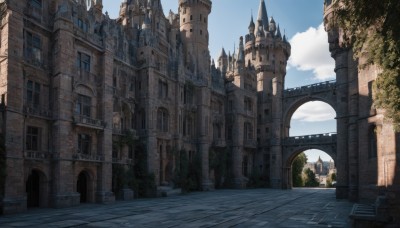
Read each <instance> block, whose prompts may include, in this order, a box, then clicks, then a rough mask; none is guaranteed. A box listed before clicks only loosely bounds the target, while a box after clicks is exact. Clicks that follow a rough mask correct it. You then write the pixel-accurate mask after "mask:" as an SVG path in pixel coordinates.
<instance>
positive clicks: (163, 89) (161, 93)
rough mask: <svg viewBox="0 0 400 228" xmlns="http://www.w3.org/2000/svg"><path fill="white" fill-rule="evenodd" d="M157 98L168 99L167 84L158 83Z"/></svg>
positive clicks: (163, 82)
mask: <svg viewBox="0 0 400 228" xmlns="http://www.w3.org/2000/svg"><path fill="white" fill-rule="evenodd" d="M158 97H159V98H167V97H168V83H167V82H165V81H162V80H159V81H158Z"/></svg>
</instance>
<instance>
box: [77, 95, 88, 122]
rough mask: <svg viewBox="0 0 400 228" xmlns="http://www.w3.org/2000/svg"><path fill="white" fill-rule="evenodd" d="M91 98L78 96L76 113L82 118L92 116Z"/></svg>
mask: <svg viewBox="0 0 400 228" xmlns="http://www.w3.org/2000/svg"><path fill="white" fill-rule="evenodd" d="M91 103H92V101H91V98H90V97H88V96H85V95H79V96H78V102H77V103H76V110H75V112H76V113H77V114H79V115H81V116H86V117H90V116H91V115H90V114H91Z"/></svg>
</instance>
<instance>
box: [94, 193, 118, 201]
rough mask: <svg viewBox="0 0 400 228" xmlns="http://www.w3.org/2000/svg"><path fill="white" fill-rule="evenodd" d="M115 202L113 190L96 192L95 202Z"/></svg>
mask: <svg viewBox="0 0 400 228" xmlns="http://www.w3.org/2000/svg"><path fill="white" fill-rule="evenodd" d="M113 202H115V195H114V193H113V192H105V191H101V192H96V203H113Z"/></svg>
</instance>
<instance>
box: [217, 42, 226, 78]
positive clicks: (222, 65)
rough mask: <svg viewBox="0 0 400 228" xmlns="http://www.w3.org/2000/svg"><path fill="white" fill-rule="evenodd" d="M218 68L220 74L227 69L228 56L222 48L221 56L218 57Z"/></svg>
mask: <svg viewBox="0 0 400 228" xmlns="http://www.w3.org/2000/svg"><path fill="white" fill-rule="evenodd" d="M218 68H219V70H220V71H221V72H223V73H224V72H226V69H227V68H228V56H227V55H226V52H225V49H224V48H222V50H221V54H220V55H219V57H218Z"/></svg>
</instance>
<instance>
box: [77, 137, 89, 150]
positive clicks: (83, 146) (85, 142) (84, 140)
mask: <svg viewBox="0 0 400 228" xmlns="http://www.w3.org/2000/svg"><path fill="white" fill-rule="evenodd" d="M90 144H91V137H90V136H89V135H87V134H79V135H78V152H79V153H81V154H88V155H89V154H90V149H91V145H90Z"/></svg>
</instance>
